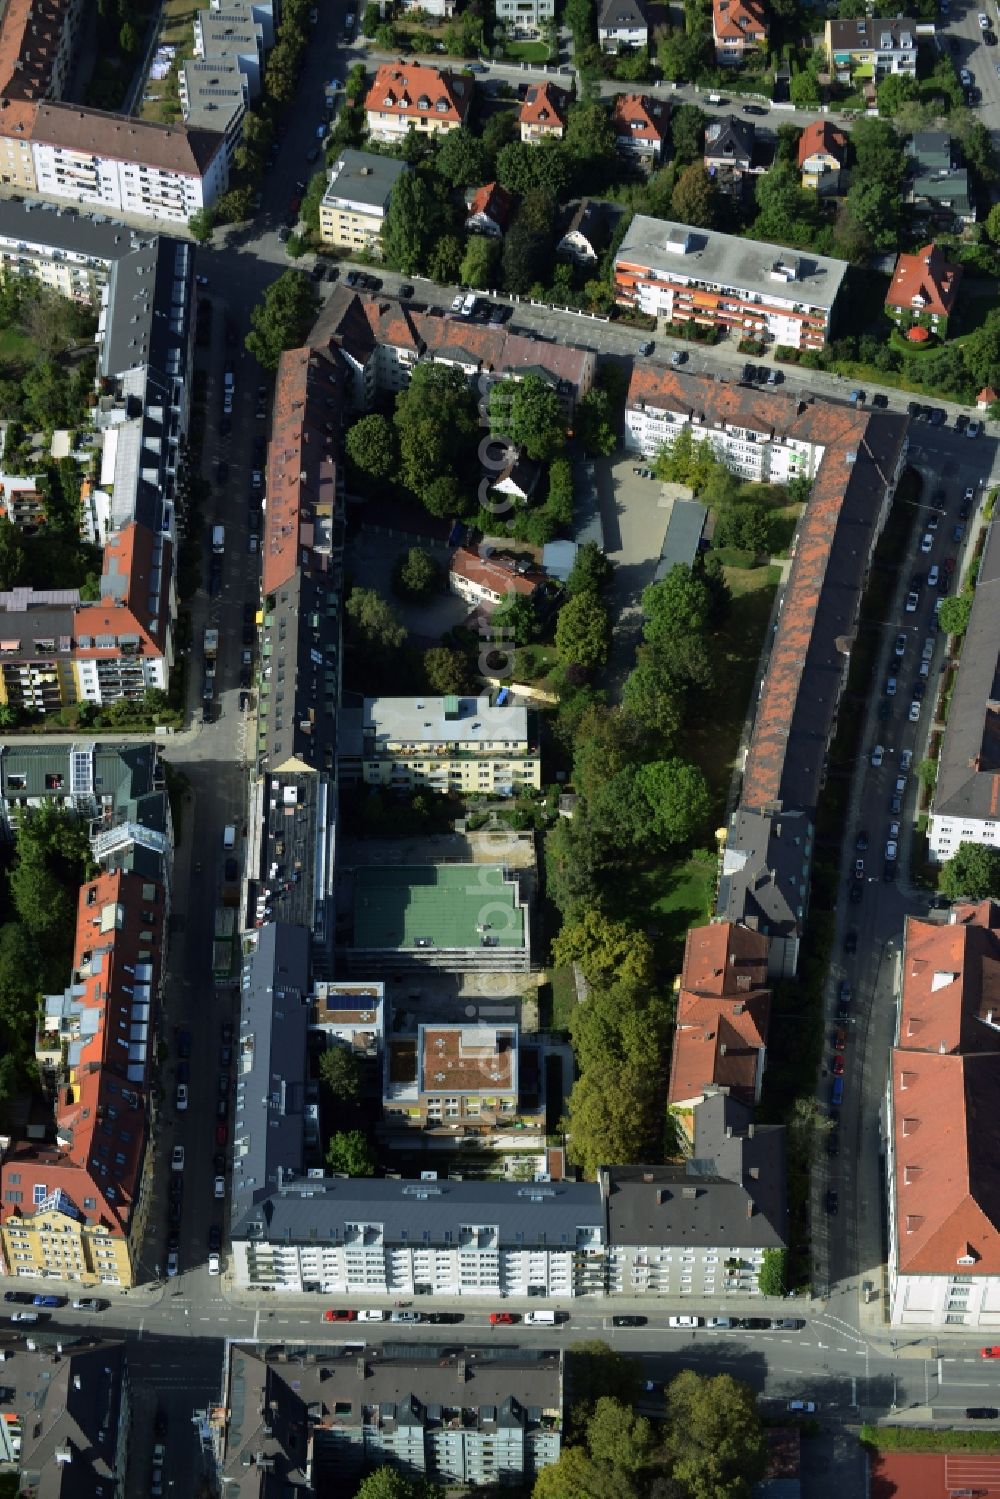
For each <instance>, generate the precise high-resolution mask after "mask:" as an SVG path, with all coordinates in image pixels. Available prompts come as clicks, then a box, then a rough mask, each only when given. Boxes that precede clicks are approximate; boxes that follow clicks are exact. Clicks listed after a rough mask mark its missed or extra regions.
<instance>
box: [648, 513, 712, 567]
mask: <svg viewBox="0 0 1000 1499" xmlns="http://www.w3.org/2000/svg"><path fill="white" fill-rule="evenodd" d="M707 515H708V511H707V510H706V509H705V506H704V505H703V504H702V503H701V501H700V500H685V499H682V498H680V497H678V498H677V499H675V500H674V503H673V506H672V508H671V511H670V519H669V520H668V521H667V534H666V535H665V536H664V538H663V546H662V547H661V548H660V560H659V563H658V564H657V568H656V581H657V583H659V582H660V581H661V579H663V578H665V577H666V576H667V573H668V572H669V571H670V569H671V568H672V567H676V566H677V565H678V564H679V563H681V564H683V565H684V566H685V567H690V566H691V565H692V563H693V562H694V559H695V558H696V557H697V555H698V544H699V542H700V541H701V538H702V534H703V533H704V530H705V517H706V516H707Z"/></svg>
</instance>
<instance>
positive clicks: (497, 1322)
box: [490, 1312, 517, 1327]
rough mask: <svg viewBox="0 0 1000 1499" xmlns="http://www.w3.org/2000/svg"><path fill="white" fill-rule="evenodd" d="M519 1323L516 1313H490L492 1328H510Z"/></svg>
mask: <svg viewBox="0 0 1000 1499" xmlns="http://www.w3.org/2000/svg"><path fill="white" fill-rule="evenodd" d="M516 1321H517V1314H516V1313H515V1312H490V1326H491V1327H510V1326H512V1325H513V1323H515V1322H516Z"/></svg>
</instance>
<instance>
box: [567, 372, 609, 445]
mask: <svg viewBox="0 0 1000 1499" xmlns="http://www.w3.org/2000/svg"><path fill="white" fill-rule="evenodd" d="M574 426H575V430H576V435H577V437H578V438H579V439H580V441H581V443H582V444H583V446H584V449H585V450H586V452H588V453H599V454H600V455H601V457H603V458H610V457H611V454H612V453H613V452H614V450H615V448H616V446H617V444H618V421H617V413H616V411H615V409H614V405H613V402H612V397H611V394H610V392H609V391H607V390H603V389H602V388H601V387H600V386H599V385H594V386H592V387H591V388H590V390H588V391H587V394H586V395H585V396H584V398H583V400H582V401H581V402H580V403H579V405H578V406H577V408H576V417H575V422H574Z"/></svg>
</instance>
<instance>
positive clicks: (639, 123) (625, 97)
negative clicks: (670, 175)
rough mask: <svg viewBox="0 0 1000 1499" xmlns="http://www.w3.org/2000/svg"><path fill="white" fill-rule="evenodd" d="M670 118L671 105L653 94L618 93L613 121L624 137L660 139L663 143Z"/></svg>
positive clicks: (617, 130)
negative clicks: (655, 97)
mask: <svg viewBox="0 0 1000 1499" xmlns="http://www.w3.org/2000/svg"><path fill="white" fill-rule="evenodd" d="M669 119H670V105H669V104H668V103H667V102H666V101H665V100H663V99H654V98H653V97H652V95H651V94H616V95H615V104H614V110H613V111H612V115H611V123H612V126H613V127H614V132H615V135H617V136H619V137H620V138H622V139H628V140H638V141H658V142H659V143H660V144H661V145H662V144H663V140H664V137H665V135H666V133H667V121H668V120H669Z"/></svg>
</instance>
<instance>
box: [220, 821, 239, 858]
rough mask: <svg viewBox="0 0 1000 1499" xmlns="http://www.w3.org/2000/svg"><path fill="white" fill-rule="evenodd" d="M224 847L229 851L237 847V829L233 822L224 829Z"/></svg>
mask: <svg viewBox="0 0 1000 1499" xmlns="http://www.w3.org/2000/svg"><path fill="white" fill-rule="evenodd" d="M222 847H223V848H224V849H226V850H227V851H228V850H229V849H231V848H235V847H236V829H235V827H234V826H233V824H232V823H231V822H230V823H228V824H227V825H226V827H225V828H224V829H223V832H222Z"/></svg>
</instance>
